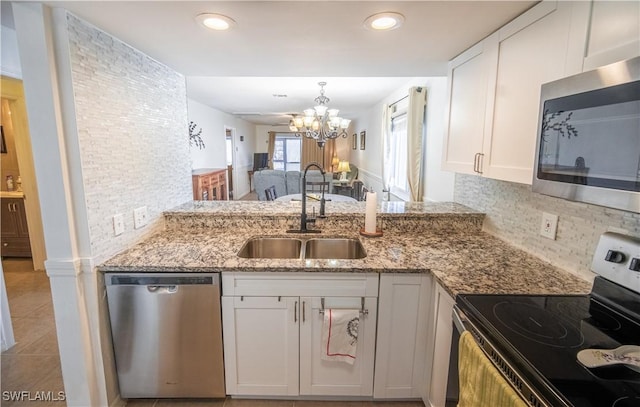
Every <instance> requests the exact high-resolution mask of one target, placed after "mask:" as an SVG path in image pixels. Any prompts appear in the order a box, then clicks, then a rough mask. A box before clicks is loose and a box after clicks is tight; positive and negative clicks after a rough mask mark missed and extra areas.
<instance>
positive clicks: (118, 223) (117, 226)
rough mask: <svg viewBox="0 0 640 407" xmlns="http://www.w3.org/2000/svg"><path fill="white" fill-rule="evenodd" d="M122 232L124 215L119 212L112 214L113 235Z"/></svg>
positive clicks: (118, 234)
mask: <svg viewBox="0 0 640 407" xmlns="http://www.w3.org/2000/svg"><path fill="white" fill-rule="evenodd" d="M123 233H124V216H123V215H122V214H121V213H118V214H116V215H113V235H114V236H120V235H121V234H123Z"/></svg>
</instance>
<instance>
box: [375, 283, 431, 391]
mask: <svg viewBox="0 0 640 407" xmlns="http://www.w3.org/2000/svg"><path fill="white" fill-rule="evenodd" d="M430 292H431V276H430V275H427V274H382V275H381V276H380V295H379V298H378V304H379V314H378V341H377V346H376V358H375V360H376V368H375V379H374V392H373V396H374V398H376V399H385V398H388V399H406V398H420V397H421V396H422V395H423V390H424V381H423V378H424V374H425V372H424V368H425V360H426V351H427V338H428V335H427V332H428V326H429V310H430V308H431V306H430V305H431V296H430Z"/></svg>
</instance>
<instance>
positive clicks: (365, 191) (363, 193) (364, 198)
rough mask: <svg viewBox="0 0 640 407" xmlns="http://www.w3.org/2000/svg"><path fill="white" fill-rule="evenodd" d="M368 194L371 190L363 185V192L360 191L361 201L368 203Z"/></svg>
mask: <svg viewBox="0 0 640 407" xmlns="http://www.w3.org/2000/svg"><path fill="white" fill-rule="evenodd" d="M367 192H369V188H367V187H365V186H364V184H363V185H362V190H361V191H360V200H361V201H366V200H367Z"/></svg>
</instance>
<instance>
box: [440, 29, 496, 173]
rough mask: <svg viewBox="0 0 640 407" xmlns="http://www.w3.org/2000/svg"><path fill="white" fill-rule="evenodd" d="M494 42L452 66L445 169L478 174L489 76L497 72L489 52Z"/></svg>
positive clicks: (483, 44) (478, 46) (464, 55)
mask: <svg viewBox="0 0 640 407" xmlns="http://www.w3.org/2000/svg"><path fill="white" fill-rule="evenodd" d="M492 43H493V41H482V42H480V43H478V44H476V45H475V46H473V47H471V48H470V49H468V50H467V51H465V52H463V53H462V54H460V55H459V56H457V57H456V58H454V59H453V60H452V61H451V62H449V72H448V78H449V81H448V87H449V88H448V99H447V100H448V102H449V103H448V105H447V113H446V119H447V127H446V128H447V133H446V139H445V143H444V148H443V157H442V162H443V168H444V169H445V170H447V171H454V172H460V173H465V174H474V173H476V172H477V169H478V160H479V159H480V157H479V155H480V154H481V153H482V145H483V140H484V134H485V114H486V112H487V90H488V89H487V88H488V85H487V83H488V81H489V75H490V74H492V73H493V70H494V69H495V68H494V67H492V65H493V64H494V63H495V62H494V58H491V55H490V54H491V52H490V51H491V50H489V49H488V47H489V45H491V44H492Z"/></svg>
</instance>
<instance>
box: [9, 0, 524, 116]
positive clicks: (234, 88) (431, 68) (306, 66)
mask: <svg viewBox="0 0 640 407" xmlns="http://www.w3.org/2000/svg"><path fill="white" fill-rule="evenodd" d="M3 2H4V1H3ZM46 3H48V4H50V5H52V6H54V7H55V6H59V7H64V8H66V9H68V10H70V11H71V12H72V13H74V14H76V15H77V16H79V17H81V18H83V19H84V20H86V21H88V22H90V23H92V24H94V25H95V26H97V27H99V28H101V29H103V30H104V31H106V32H108V33H110V34H112V35H114V36H115V37H117V38H119V39H121V40H122V41H124V42H126V43H128V44H130V45H132V46H133V47H135V48H137V49H139V50H141V51H142V52H144V53H146V54H147V55H149V56H151V57H153V58H155V59H156V60H158V61H160V62H162V63H164V64H166V65H168V66H170V67H172V68H173V69H175V70H176V71H178V72H180V73H182V74H184V75H185V76H186V78H187V93H188V96H189V97H190V98H192V99H194V100H197V101H199V102H201V103H204V104H207V105H210V106H212V107H215V108H217V109H219V110H222V111H225V112H228V113H233V112H261V113H263V115H261V116H246V117H245V118H246V119H248V120H250V121H253V122H255V123H268V124H273V123H278V122H282V121H283V119H282V116H271V115H267V114H266V113H288V112H301V110H302V109H304V108H306V107H309V106H311V105H312V104H313V99H314V98H315V97H316V96H317V95H318V93H319V87H318V85H317V82H319V81H320V80H324V81H326V82H327V83H328V84H327V86H326V95H327V96H328V97H329V98H331V99H332V101H331V103H330V106H331V107H337V108H340V109H341V113H342V114H344V116H345V117H347V114H348V112H350V111H357V110H361V109H362V108H364V107H368V106H371V105H373V104H375V103H377V102H379V101H380V100H381V99H382V98H383V97H385V96H387V95H388V94H389V93H391V92H392V91H394V90H396V89H398V86H401V85H402V84H404V83H406V82H408V81H409V79H410V78H411V77H429V76H443V75H446V65H447V61H449V60H450V59H451V58H453V57H455V56H456V55H457V54H459V53H460V52H462V51H463V50H465V49H466V48H468V47H470V46H471V45H473V44H474V43H476V42H477V41H478V40H480V39H482V38H483V37H485V36H487V35H488V34H490V33H492V32H493V31H495V30H496V29H497V28H499V27H500V26H502V25H504V24H505V23H506V22H508V21H510V20H512V19H513V18H514V17H516V16H517V15H519V14H521V13H522V12H524V11H525V10H527V9H528V8H530V7H531V6H532V5H533V4H535V3H536V1H279V2H275V1H242V0H240V1H238V0H236V1H125V2H122V1H49V2H46ZM382 11H396V12H399V13H402V14H403V15H404V16H405V18H406V20H405V23H404V25H403V26H402V27H400V28H399V29H397V30H393V31H388V32H373V31H370V30H366V29H364V28H363V21H364V20H365V18H367V17H368V16H370V15H371V14H374V13H376V12H382ZM203 12H212V13H220V14H224V15H227V16H229V17H231V18H233V19H234V20H235V21H236V22H237V25H236V27H235V28H234V29H232V30H230V31H227V32H214V31H211V30H207V29H205V28H203V27H202V26H200V25H199V24H198V23H197V22H196V21H195V19H194V17H195V16H196V15H197V14H199V13H203ZM273 94H286V95H288V97H287V98H274V97H273V96H272V95H273Z"/></svg>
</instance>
